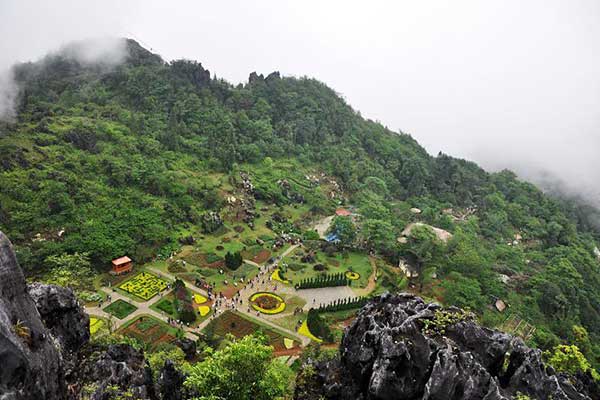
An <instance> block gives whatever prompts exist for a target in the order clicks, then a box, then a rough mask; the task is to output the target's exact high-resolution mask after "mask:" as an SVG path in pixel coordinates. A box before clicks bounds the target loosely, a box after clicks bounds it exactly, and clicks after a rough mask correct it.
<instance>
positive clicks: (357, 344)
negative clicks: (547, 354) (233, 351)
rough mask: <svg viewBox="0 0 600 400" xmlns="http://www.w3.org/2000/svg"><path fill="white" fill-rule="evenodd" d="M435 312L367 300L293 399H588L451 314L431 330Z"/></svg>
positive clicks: (403, 301)
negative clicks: (334, 353)
mask: <svg viewBox="0 0 600 400" xmlns="http://www.w3.org/2000/svg"><path fill="white" fill-rule="evenodd" d="M437 311H442V308H441V307H440V306H439V305H437V304H428V303H425V302H424V301H423V300H422V299H420V298H418V297H415V296H412V295H407V294H401V295H396V296H392V295H383V296H380V297H378V298H375V299H374V300H372V301H371V302H369V303H368V304H367V305H366V306H365V307H363V309H362V310H361V311H360V312H359V314H358V317H357V319H356V320H355V322H354V323H353V324H352V325H351V326H350V327H349V328H348V330H347V331H346V332H345V334H344V338H343V340H342V344H341V346H340V352H339V356H338V357H337V358H336V359H334V360H332V361H329V362H325V363H316V362H311V361H309V364H312V367H313V368H306V370H307V371H315V370H316V373H314V374H308V375H304V376H303V375H301V376H300V379H299V382H300V384H298V385H297V389H296V394H295V399H297V400H309V399H310V400H312V399H315V400H316V399H321V398H325V399H340V400H341V399H355V400H388V399H389V400H392V399H423V400H446V399H473V400H476V399H482V400H483V399H485V400H508V399H512V398H513V397H514V396H515V395H516V394H517V393H519V392H520V393H522V394H525V395H528V396H530V398H532V399H550V398H552V399H554V400H558V399H562V400H587V399H591V398H592V397H590V396H589V390H588V389H586V387H589V385H587V386H586V384H585V382H583V381H582V380H578V379H576V378H574V377H567V376H564V375H562V374H553V371H552V370H551V369H547V368H546V367H545V366H544V364H543V362H542V359H541V353H540V351H539V350H535V349H530V348H528V347H527V346H525V344H524V343H523V341H522V340H521V339H519V338H515V337H512V336H510V335H507V334H505V333H502V332H498V331H494V330H490V329H487V328H484V327H481V326H480V325H478V324H477V323H476V322H474V321H473V320H472V319H471V318H469V317H468V316H467V314H465V313H463V312H461V311H460V310H458V309H455V308H451V309H447V310H444V311H443V312H444V313H447V315H448V313H449V315H452V316H453V318H454V317H455V319H454V320H453V322H451V323H449V324H448V325H447V326H443V327H437V330H436V326H434V328H432V326H433V325H431V322H428V321H437V317H436V315H439V313H438V314H436V312H437ZM428 324H429V325H428ZM573 382H575V384H574V383H573ZM594 398H596V397H594Z"/></svg>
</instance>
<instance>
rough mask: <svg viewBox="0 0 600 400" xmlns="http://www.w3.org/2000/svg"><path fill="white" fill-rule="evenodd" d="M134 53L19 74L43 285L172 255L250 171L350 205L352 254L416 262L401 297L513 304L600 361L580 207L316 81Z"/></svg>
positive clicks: (2, 178)
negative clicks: (412, 226)
mask: <svg viewBox="0 0 600 400" xmlns="http://www.w3.org/2000/svg"><path fill="white" fill-rule="evenodd" d="M127 47H128V52H129V55H128V57H127V59H126V60H125V62H124V63H122V64H120V65H118V66H114V67H107V66H99V65H96V64H86V63H81V62H79V61H77V60H75V59H72V58H69V57H68V56H67V55H65V54H60V53H58V54H54V55H50V56H48V57H46V58H45V59H44V60H42V61H40V62H37V63H27V64H21V65H18V66H16V67H15V76H16V79H17V82H18V84H19V86H20V88H21V96H20V99H19V104H18V114H17V120H16V121H14V122H11V123H6V124H4V125H2V127H1V131H0V155H1V157H0V188H1V191H0V230H2V231H4V232H5V233H6V234H7V235H8V236H9V237H10V238H11V239H12V241H13V242H14V243H15V245H16V248H17V254H18V257H19V261H20V263H21V265H22V266H23V267H24V268H25V269H26V272H27V274H29V275H30V276H33V275H35V276H44V274H46V273H49V270H50V269H51V268H52V262H49V261H48V260H52V256H56V255H61V254H64V253H67V254H74V253H88V254H89V257H90V259H91V261H92V265H93V266H94V268H95V269H96V270H97V271H98V272H102V271H105V270H106V269H107V268H108V267H109V263H110V260H111V259H113V258H115V257H119V256H122V255H123V254H129V255H131V256H132V258H134V259H135V260H136V261H137V262H143V261H147V260H151V259H154V258H155V257H160V256H165V255H168V254H170V253H171V252H172V251H173V250H176V249H177V248H178V246H179V240H180V239H181V238H184V237H186V236H188V235H190V234H191V233H193V232H195V229H196V227H198V226H202V224H205V223H206V218H207V215H210V214H209V213H210V212H216V213H221V214H223V213H224V212H225V211H224V210H225V208H226V204H227V200H226V199H227V196H228V195H230V194H231V193H232V192H233V188H235V187H236V186H237V185H238V184H239V179H240V172H246V173H248V174H250V175H251V176H252V178H253V182H254V185H255V189H256V197H257V199H260V200H261V201H264V202H265V203H268V204H273V205H286V204H291V203H292V202H293V200H292V199H291V197H290V196H289V195H287V194H286V190H287V191H290V190H291V191H293V192H295V193H297V194H298V195H300V196H301V197H302V202H303V203H305V204H307V205H309V206H310V213H311V214H312V216H314V218H315V219H318V218H319V217H323V216H327V215H331V214H332V213H333V212H334V210H335V209H336V207H337V206H339V205H340V202H341V203H342V204H344V205H346V206H352V207H353V209H355V210H356V211H357V213H358V214H360V218H359V219H358V222H357V226H356V232H352V234H350V235H347V236H345V237H342V238H341V239H342V244H341V245H342V246H345V247H347V248H353V249H356V250H360V251H363V252H365V253H367V252H370V251H372V252H374V253H375V254H377V255H379V256H381V257H382V258H384V259H385V260H387V261H388V263H390V264H393V265H397V264H398V260H399V258H400V257H404V258H406V259H407V260H409V261H410V262H411V263H413V264H414V266H415V268H416V269H417V270H418V272H419V275H418V277H415V278H413V279H411V280H410V282H409V281H408V280H407V279H406V278H397V277H395V276H394V275H389V274H388V275H382V276H381V281H382V285H383V287H384V288H385V289H387V290H406V289H410V290H413V291H416V292H420V294H421V295H423V296H426V297H429V298H435V299H437V300H439V301H442V302H445V303H447V304H453V305H457V306H460V307H469V308H471V309H472V310H473V311H475V312H476V313H477V314H478V315H479V316H480V317H481V319H482V321H483V322H484V323H485V324H487V325H490V326H501V324H502V323H503V320H504V319H505V318H506V317H507V315H508V314H507V313H504V314H501V313H498V312H497V311H495V310H493V309H492V307H491V305H492V304H493V303H494V302H495V301H496V300H497V299H502V300H503V301H504V302H505V303H506V304H508V305H509V312H510V313H511V314H514V315H516V316H519V317H520V318H523V319H526V320H527V321H528V322H530V323H531V324H532V325H534V326H535V328H536V330H535V333H533V334H532V336H531V337H530V338H529V340H530V341H531V342H532V343H533V344H534V345H537V346H539V347H541V348H543V349H551V348H553V347H554V346H556V345H558V344H559V343H561V342H567V343H573V344H576V345H577V346H578V347H579V349H581V351H582V353H583V354H584V355H585V356H586V357H587V358H588V360H589V361H590V362H591V363H592V365H594V366H596V367H598V366H599V365H600V346H599V345H598V343H600V341H599V339H600V291H599V288H600V271H599V268H600V263H599V261H598V257H597V256H596V254H595V253H594V250H595V248H596V245H597V242H598V238H599V237H600V236H599V234H598V232H597V231H594V229H593V228H592V227H591V225H589V223H588V222H587V220H586V219H585V216H584V213H583V211H582V210H581V209H579V208H578V207H577V206H576V205H574V204H571V203H568V202H562V201H558V200H554V199H552V198H550V197H548V196H546V195H544V194H543V193H542V192H541V191H540V190H538V189H537V188H536V187H535V186H533V185H531V184H529V183H526V182H522V181H520V180H518V179H517V177H516V176H515V175H514V174H513V173H511V172H509V171H503V172H500V173H494V174H490V173H487V172H485V171H484V170H482V169H481V168H479V167H478V166H477V165H476V164H474V163H472V162H468V161H465V160H460V159H455V158H452V157H450V156H448V155H445V154H439V155H437V156H435V157H432V156H430V155H428V153H427V152H426V151H425V150H424V149H423V148H422V147H421V146H420V145H419V144H418V143H417V142H416V141H415V140H414V139H413V138H412V137H411V136H410V135H407V134H404V133H397V132H393V131H390V130H389V129H387V128H385V127H384V126H382V125H381V124H379V123H376V122H373V121H369V120H365V119H364V118H362V117H361V116H360V114H359V113H358V112H357V111H355V110H353V109H352V108H351V107H350V106H349V105H348V104H346V102H345V101H344V100H343V99H342V98H341V97H340V96H338V95H337V94H336V92H335V91H334V90H332V89H330V88H328V87H327V86H326V85H324V84H323V83H321V82H318V81H316V80H314V79H310V78H291V77H282V76H280V74H279V73H277V72H274V73H271V74H269V75H267V76H266V77H265V76H263V75H260V74H257V73H252V74H250V76H249V80H248V82H247V83H246V84H240V85H237V86H233V85H231V84H229V83H227V82H225V81H223V80H220V79H217V78H215V77H214V76H211V73H209V71H207V70H206V69H204V68H203V67H202V65H201V64H199V63H197V62H193V61H186V60H177V61H173V62H165V61H163V60H162V59H161V58H160V57H159V56H157V55H154V54H151V53H150V52H148V51H146V50H145V49H143V48H141V47H140V46H139V45H138V44H137V43H136V42H134V41H131V40H129V41H128V42H127ZM205 61H206V62H210V60H205ZM365 79H366V78H365ZM398 112H399V113H402V110H398ZM319 174H324V175H326V176H330V177H334V178H335V180H336V183H337V184H338V185H339V192H340V193H342V194H341V195H339V196H337V197H335V198H332V197H331V196H329V195H328V193H326V191H325V190H322V189H319V188H318V189H312V188H311V186H310V185H308V184H307V178H306V177H307V175H319ZM282 179H286V180H287V181H289V182H288V183H287V185H288V186H287V187H283V186H282V185H281V184H280V183H278V181H280V180H282ZM287 181H286V182H287ZM290 187H291V189H290ZM413 208H418V209H419V212H415V211H414V210H413V211H411V209H413ZM412 222H422V223H426V224H429V225H432V226H435V227H438V228H441V229H444V230H446V231H448V232H450V233H452V234H453V236H452V238H451V239H450V240H449V241H448V242H447V243H444V242H443V241H440V240H439V239H438V238H437V237H436V236H435V235H433V234H432V231H430V230H426V229H424V230H419V232H417V234H414V235H412V237H410V238H408V239H407V240H405V241H404V243H400V242H399V241H398V240H397V238H398V237H399V236H400V235H401V233H402V231H403V230H404V229H405V228H406V226H407V225H408V224H409V223H412ZM337 223H338V224H343V222H341V221H338V222H337ZM352 229H354V227H352ZM342 230H343V227H340V232H341V231H342Z"/></svg>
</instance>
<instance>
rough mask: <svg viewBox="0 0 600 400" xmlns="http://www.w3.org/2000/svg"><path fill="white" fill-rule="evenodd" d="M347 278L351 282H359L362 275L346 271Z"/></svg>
mask: <svg viewBox="0 0 600 400" xmlns="http://www.w3.org/2000/svg"><path fill="white" fill-rule="evenodd" d="M346 278H348V279H350V280H351V281H357V280H359V279H360V274H359V273H358V272H354V271H346Z"/></svg>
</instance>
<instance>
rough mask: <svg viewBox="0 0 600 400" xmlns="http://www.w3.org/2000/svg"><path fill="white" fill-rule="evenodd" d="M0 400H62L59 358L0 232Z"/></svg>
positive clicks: (62, 389)
mask: <svg viewBox="0 0 600 400" xmlns="http://www.w3.org/2000/svg"><path fill="white" fill-rule="evenodd" d="M0 277H1V279H0V360H1V361H0V399H2V400H8V399H46V400H52V399H63V398H65V396H66V388H65V384H64V379H63V368H62V359H61V355H60V353H59V351H58V349H57V347H56V346H55V343H54V340H53V338H52V335H51V333H50V332H49V331H48V330H47V329H46V327H45V326H44V323H43V321H42V318H41V317H40V314H39V313H38V310H37V309H36V305H35V303H34V301H33V299H32V298H31V296H30V295H29V293H28V292H27V286H26V284H25V277H24V276H23V272H22V271H21V268H20V267H19V265H18V264H17V260H16V258H15V253H14V251H13V248H12V245H11V243H10V241H9V240H8V238H7V237H6V236H5V235H4V234H3V233H2V232H0Z"/></svg>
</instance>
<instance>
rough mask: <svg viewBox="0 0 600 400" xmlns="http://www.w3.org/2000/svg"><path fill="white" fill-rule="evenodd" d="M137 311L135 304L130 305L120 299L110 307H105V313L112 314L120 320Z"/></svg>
mask: <svg viewBox="0 0 600 400" xmlns="http://www.w3.org/2000/svg"><path fill="white" fill-rule="evenodd" d="M135 310H137V307H136V306H134V305H133V304H129V303H128V302H126V301H124V300H121V299H118V300H116V301H114V302H112V303H111V304H109V305H108V306H106V307H104V311H106V312H107V313H110V314H112V315H114V316H115V317H117V318H118V319H123V318H125V317H126V316H128V315H129V314H131V313H132V312H134V311H135Z"/></svg>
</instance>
